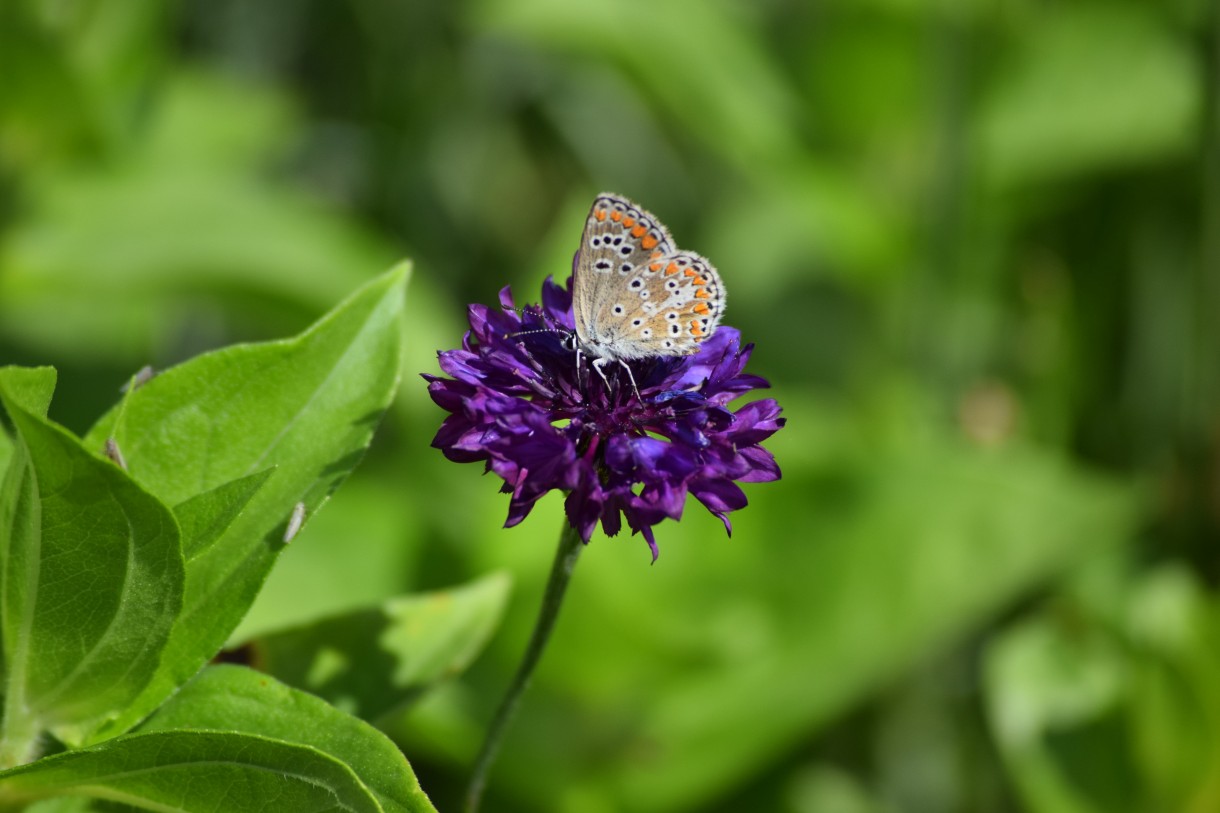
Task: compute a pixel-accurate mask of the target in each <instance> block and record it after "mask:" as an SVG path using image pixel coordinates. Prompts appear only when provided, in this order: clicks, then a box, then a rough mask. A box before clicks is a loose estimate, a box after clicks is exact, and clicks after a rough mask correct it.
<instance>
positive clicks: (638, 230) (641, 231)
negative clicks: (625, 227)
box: [631, 223, 648, 237]
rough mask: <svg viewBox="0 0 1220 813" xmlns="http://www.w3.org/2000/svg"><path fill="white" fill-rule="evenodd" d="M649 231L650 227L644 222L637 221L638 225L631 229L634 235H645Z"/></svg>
mask: <svg viewBox="0 0 1220 813" xmlns="http://www.w3.org/2000/svg"><path fill="white" fill-rule="evenodd" d="M647 233H648V227H647V226H645V225H644V224H643V223H637V224H636V227H635V228H634V229H632V230H631V236H632V237H643V236H644V235H645V234H647Z"/></svg>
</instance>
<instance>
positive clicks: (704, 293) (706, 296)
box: [695, 288, 712, 299]
mask: <svg viewBox="0 0 1220 813" xmlns="http://www.w3.org/2000/svg"><path fill="white" fill-rule="evenodd" d="M695 296H697V297H699V298H700V299H711V298H712V294H711V293H710V292H709V291H708V290H707V288H700V289H699V290H698V291H695Z"/></svg>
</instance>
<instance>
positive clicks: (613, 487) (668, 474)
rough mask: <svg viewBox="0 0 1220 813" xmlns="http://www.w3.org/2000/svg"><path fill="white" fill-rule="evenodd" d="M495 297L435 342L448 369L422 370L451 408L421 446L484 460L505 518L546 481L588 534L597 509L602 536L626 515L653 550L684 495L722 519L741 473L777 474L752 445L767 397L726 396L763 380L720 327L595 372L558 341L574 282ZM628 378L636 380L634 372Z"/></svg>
mask: <svg viewBox="0 0 1220 813" xmlns="http://www.w3.org/2000/svg"><path fill="white" fill-rule="evenodd" d="M500 305H501V309H500V310H495V309H493V308H489V307H486V306H483V305H471V306H470V309H469V316H470V330H469V331H468V332H467V333H466V336H465V338H464V339H463V341H462V347H461V348H460V349H457V350H446V351H442V352H441V353H439V354H438V356H439V359H440V367H441V370H443V371H444V372H445V373H446V374H448V375H449V376H452V378H444V377H440V376H434V375H424V378H425V379H427V381H428V382H429V383H428V391H429V393H430V394H431V395H432V400H433V401H435V402H436V403H437V405H438V406H440V407H441V408H442V409H444V410H446V411H447V412H449V413H450V414H449V416H448V417H446V418H445V421H444V423H442V424H441V428H440V430H439V431H438V432H437V434H436V437H435V439H433V441H432V445H433V446H435V447H436V448H438V449H440V450H441V451H443V452H444V453H445V456H446V457H448V458H449V459H450V460H455V461H458V462H474V461H484V463H485V464H486V466H487V469H488V470H490V471H493V472H495V473H496V474H497V475H499V476H500V478H502V479H503V480H504V486H503V488H502V491H504V492H506V493H511V494H512V498H511V500H510V502H509V508H508V520H507V522H506V523H505V525H506V527H511V526H513V525H516V524H517V523H519V522H520V521H521V520H523V519H524V518H525V517H526V515H527V514H529V512H530V510H531V509H532V508H533V507H534V503H536V502H537V501H538V499H539V498H540V497H542V496H543V495H544V494H546V493H547V492H549V491H551V490H552V489H559V490H560V491H563V492H565V493H566V494H567V499H566V501H565V503H564V509H565V511H566V513H567V517H568V521H569V522H570V523H571V524H572V527H574V528H575V529H576V530H577V531H578V532H579V533H580V536H581V539H583V540H584V541H585V542H588V541H589V538H590V536H592V534H593V530H594V528H596V527H597V524H598V523H599V522H600V523H601V525H602V529H603V530H604V531H605V532H606V534H608V535H610V536H613V535H614V534H616V533H618V531H619V529H620V528H621V527H622V520H623V519H624V518H625V519H626V521H627V525H628V527H630V528H631V530H632V532H633V533H634V532H638V533H641V534H643V535H644V538H645V539H646V540H647V542H648V546H649V548H651V550H652V556H653V559H654V560H655V559H656V557H657V544H656V539H655V538H654V537H653V533H652V526H654V525H656V524H657V523H659V522H660V521H661V520H663V519H665V518H666V517H670V518H672V519H678V518H680V517H681V516H682V507H683V505H684V504H685V502H686V496H687V494H691V495H693V496H694V497H695V498H696V499H697V500H699V501H700V502H701V503H703V504H704V505H705V506H706V507H707V509H708V510H709V511H711V512H712V513H713V514H715V515H716V516H717V517H719V518H720V520H721V521H722V522H724V526H725V529H726V531H731V530H732V527H731V525H730V523H729V519H728V513H729V512H730V511H735V510H737V509H738V508H742V507H744V506H745V505H746V496H745V494H744V493H743V492H742V490H741V488H740V487H739V486H738V485H737V484H738V483H758V482H766V481H768V480H777V479H779V476H780V471H779V467H778V466H777V465H776V463H775V458H774V457H772V456H771V453H770V452H768V451H767V450H765V449H763V448H762V446H761V445H759V444H760V443H761V442H762V441H763V440H765V439H766V438H768V437H770V436H771V434H772V433H774V432H775V431H776V430H777V429H779V428H780V427H781V426H783V425H784V419H783V418H781V417H779V413H780V408H779V405H778V404H777V403H776V402H775V400H774V399H771V398H765V399H762V400H757V401H751V402H749V403H747V404H745V405H744V406H742V407H740V408H739V409H737V410H736V411H735V412H734V411H731V410H730V409H729V408H728V404H729V402H730V401H732V400H734V399H735V398H737V397H738V396H740V395H743V394H745V393H748V392H751V391H752V390H756V389H761V388H765V387H768V386H770V385H769V384H768V383H767V381H766V380H765V379H763V378H759V377H758V376H754V375H747V374H745V373H744V372H743V370H744V369H745V365H746V362H747V361H748V360H749V358H750V353H751V350H752V349H753V345H746V346H745V347H744V348H743V347H741V337H740V335H739V334H738V332H737V331H736V330H735V329H733V328H731V327H725V326H721V327H719V328H718V329H717V330H716V331H715V332H714V333H713V334H712V335H711V337H710V338H708V339H707V341H705V342H704V343H703V345H702V347H701V348H700V350H699V352H698V353H695V354H694V355H690V356H658V357H656V358H651V359H644V360H637V361H630V362H627V363H628V364H630V365H631V375H630V376H628V375H627V371H626V370H624V369H622V368H621V367H620V366H619V365H618V364H609V365H606V366H605V368H604V371H605V375H606V380H603V379H602V378H601V377H600V376H599V375H598V374H597V373H596V372H595V371H594V370H593V369H592V368H591V366H590V364H589V361H588V358H587V357H582V358H581V359H580V360H579V364H578V357H577V353H576V352H575V350H573V349H572V348H571V345H570V343H569V342H567V341H565V337H566V336H570V335H571V333H572V331H573V329H574V323H573V319H572V295H571V285H570V284H569V286H568V288H561V287H559V286H558V285H556V284H555V283H554V282H553V281H552V280H551V279H549V278H548V279H547V281H546V282H545V283H544V284H543V288H542V305H541V306H538V305H532V306H527V307H525V308H523V309H521V310H517V309H516V307H515V306H514V303H513V298H512V294H511V293H510V292H509V289H508V288H505V289H504V290H503V291H501V292H500ZM632 378H633V379H634V386H633V383H632V380H631V379H632Z"/></svg>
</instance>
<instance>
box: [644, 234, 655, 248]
mask: <svg viewBox="0 0 1220 813" xmlns="http://www.w3.org/2000/svg"><path fill="white" fill-rule="evenodd" d="M656 244H657V238H655V237H653V236H652V235H651V234H650V235H648V236H647V237H645V238H644V239H643V240H641V241H640V245H642V246H643V247H644V249H645V250H648V249H650V248H652V247H653V246H655V245H656Z"/></svg>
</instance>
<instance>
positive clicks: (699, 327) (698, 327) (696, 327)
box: [690, 319, 703, 336]
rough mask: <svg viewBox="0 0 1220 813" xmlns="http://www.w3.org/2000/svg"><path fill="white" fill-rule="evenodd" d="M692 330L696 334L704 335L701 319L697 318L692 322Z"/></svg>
mask: <svg viewBox="0 0 1220 813" xmlns="http://www.w3.org/2000/svg"><path fill="white" fill-rule="evenodd" d="M690 332H691V333H693V334H694V335H696V336H702V335H703V325H701V324H699V320H698V319H695V320H694V321H692V322H691V323H690Z"/></svg>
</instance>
